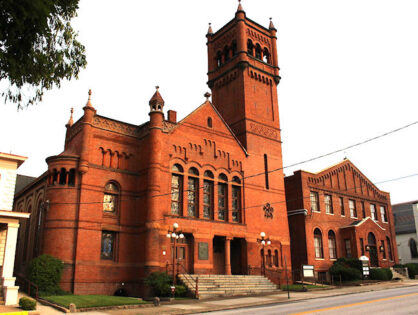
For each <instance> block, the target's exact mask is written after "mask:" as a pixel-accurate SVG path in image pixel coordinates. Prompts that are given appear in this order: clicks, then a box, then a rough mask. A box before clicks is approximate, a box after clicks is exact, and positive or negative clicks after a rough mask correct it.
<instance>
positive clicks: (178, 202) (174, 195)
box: [171, 164, 183, 215]
mask: <svg viewBox="0 0 418 315" xmlns="http://www.w3.org/2000/svg"><path fill="white" fill-rule="evenodd" d="M171 171H172V174H171V214H175V215H182V209H183V206H182V205H183V167H182V166H181V165H179V164H174V165H173V167H172V168H171Z"/></svg>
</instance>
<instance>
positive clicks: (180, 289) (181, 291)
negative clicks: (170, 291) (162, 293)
mask: <svg viewBox="0 0 418 315" xmlns="http://www.w3.org/2000/svg"><path fill="white" fill-rule="evenodd" d="M186 294H187V288H186V287H185V286H184V285H182V284H179V285H176V292H175V296H176V297H184V296H186Z"/></svg>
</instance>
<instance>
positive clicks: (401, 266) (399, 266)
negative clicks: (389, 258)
mask: <svg viewBox="0 0 418 315" xmlns="http://www.w3.org/2000/svg"><path fill="white" fill-rule="evenodd" d="M393 268H405V266H404V265H402V264H395V265H393Z"/></svg>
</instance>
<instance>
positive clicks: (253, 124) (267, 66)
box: [206, 3, 281, 155]
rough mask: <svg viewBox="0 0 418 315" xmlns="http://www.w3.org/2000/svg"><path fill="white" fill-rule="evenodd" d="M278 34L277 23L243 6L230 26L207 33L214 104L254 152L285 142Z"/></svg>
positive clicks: (247, 147) (210, 84) (209, 70)
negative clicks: (265, 22)
mask: <svg viewBox="0 0 418 315" xmlns="http://www.w3.org/2000/svg"><path fill="white" fill-rule="evenodd" d="M276 32H277V30H276V29H275V28H274V25H273V23H272V21H271V19H270V25H269V28H265V27H263V26H261V25H260V24H258V23H256V22H254V21H252V20H250V19H249V18H247V17H246V14H245V12H244V10H243V8H242V5H241V3H239V5H238V9H237V12H236V13H235V17H234V18H233V19H232V20H231V21H230V22H228V23H227V24H226V25H224V26H223V27H222V28H221V29H219V30H218V31H217V32H215V33H213V31H212V27H211V25H209V30H208V34H207V35H206V37H207V46H208V79H209V80H208V85H209V87H210V88H211V90H212V101H213V104H214V105H215V107H216V108H217V109H218V111H219V112H220V113H221V115H222V117H223V118H224V119H225V121H226V122H227V124H228V125H229V126H230V128H231V129H232V130H233V131H234V133H235V135H236V136H237V137H238V139H239V140H240V141H241V143H242V144H243V145H244V147H245V148H246V149H247V150H248V152H249V153H251V152H253V153H261V151H260V150H262V151H264V150H265V148H260V144H261V143H263V144H264V145H262V147H266V146H267V145H268V146H270V145H275V146H276V145H277V146H279V147H280V143H281V141H280V124H279V107H278V99H277V85H278V84H279V82H280V76H279V67H278V61H277V48H276V41H277V38H276ZM265 140H266V141H265ZM275 142H276V143H275ZM280 151H281V150H280ZM280 155H281V152H280Z"/></svg>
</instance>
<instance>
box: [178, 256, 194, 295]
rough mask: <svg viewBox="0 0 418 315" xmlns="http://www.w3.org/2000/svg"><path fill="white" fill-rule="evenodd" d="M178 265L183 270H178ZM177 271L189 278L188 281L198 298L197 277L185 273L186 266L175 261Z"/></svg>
mask: <svg viewBox="0 0 418 315" xmlns="http://www.w3.org/2000/svg"><path fill="white" fill-rule="evenodd" d="M179 267H181V268H182V271H183V272H180V268H179ZM177 273H180V274H181V275H183V276H184V277H185V278H186V279H187V280H189V283H191V284H192V286H194V290H195V291H194V292H195V297H196V298H197V299H198V298H199V277H196V279H194V278H193V276H192V275H190V274H189V273H187V270H186V268H184V266H183V265H182V264H180V263H179V262H177ZM193 283H194V285H193Z"/></svg>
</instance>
